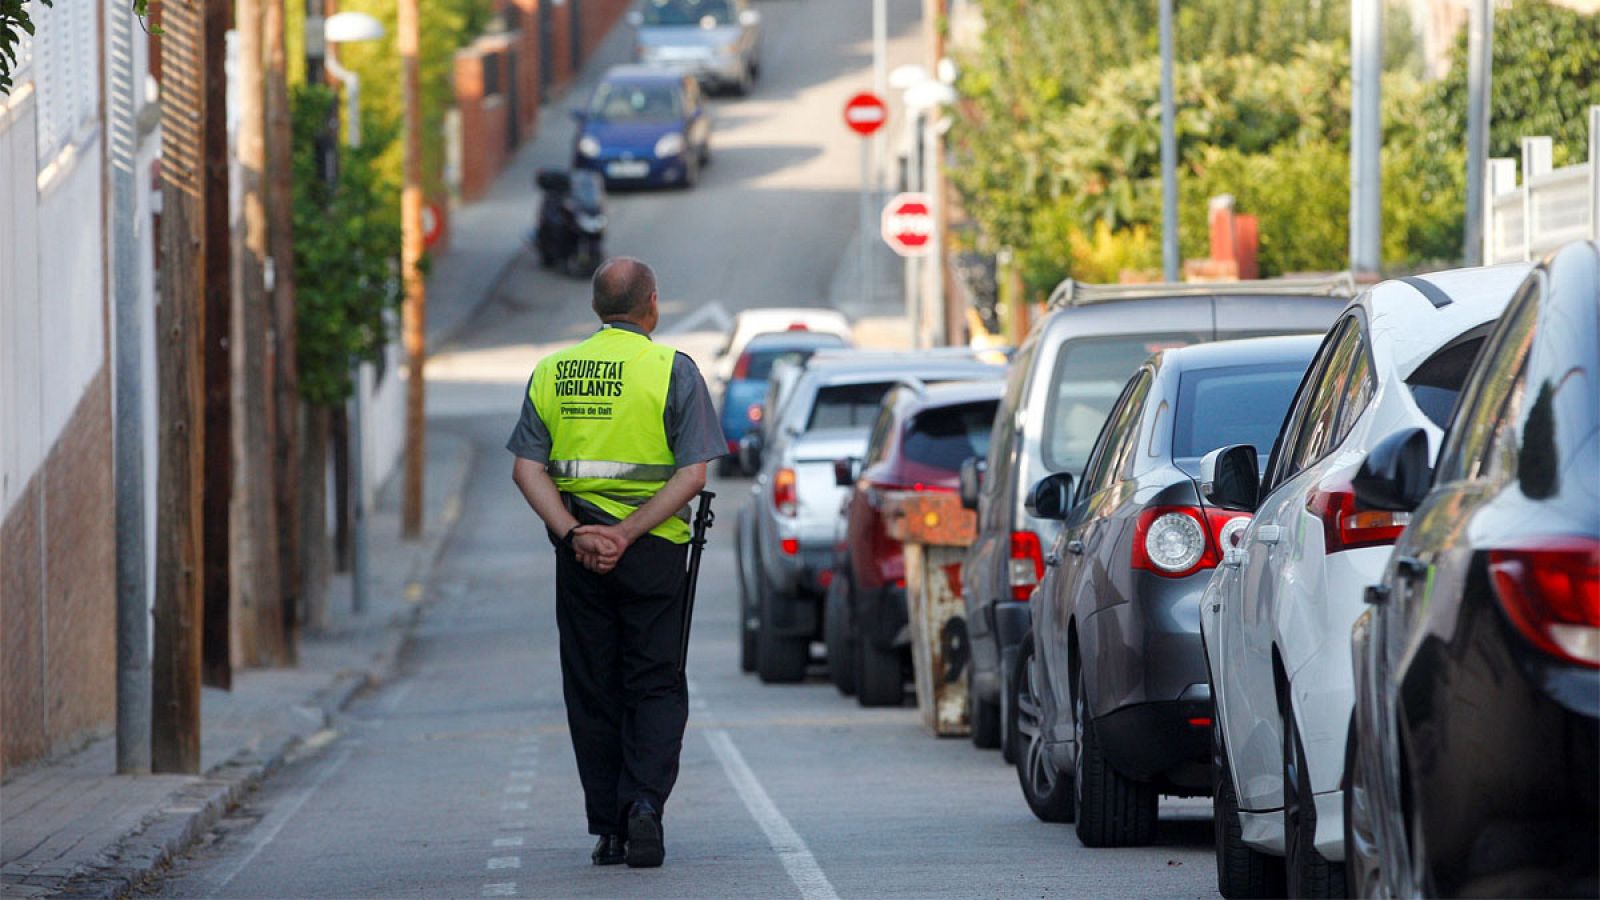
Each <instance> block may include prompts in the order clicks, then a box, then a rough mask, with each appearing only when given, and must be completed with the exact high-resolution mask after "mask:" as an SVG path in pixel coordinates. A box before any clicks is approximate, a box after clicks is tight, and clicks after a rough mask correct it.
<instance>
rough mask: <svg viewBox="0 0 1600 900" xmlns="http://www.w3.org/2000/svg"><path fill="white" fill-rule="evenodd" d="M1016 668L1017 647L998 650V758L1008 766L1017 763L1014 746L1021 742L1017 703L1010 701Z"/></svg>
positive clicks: (1014, 690) (1014, 692) (1012, 695)
mask: <svg viewBox="0 0 1600 900" xmlns="http://www.w3.org/2000/svg"><path fill="white" fill-rule="evenodd" d="M1016 668H1017V648H1016V647H1010V648H1008V649H1006V650H1002V651H1001V652H1000V760H1001V761H1002V762H1004V763H1005V764H1006V765H1008V766H1014V765H1016V764H1017V754H1016V749H1015V748H1016V747H1017V746H1018V745H1019V744H1021V743H1022V741H1021V739H1020V738H1018V737H1017V704H1015V703H1013V702H1012V698H1013V697H1014V696H1016V693H1017V689H1016V687H1015V685H1014V684H1013V679H1012V677H1011V676H1012V672H1013V671H1014V670H1015V669H1016Z"/></svg>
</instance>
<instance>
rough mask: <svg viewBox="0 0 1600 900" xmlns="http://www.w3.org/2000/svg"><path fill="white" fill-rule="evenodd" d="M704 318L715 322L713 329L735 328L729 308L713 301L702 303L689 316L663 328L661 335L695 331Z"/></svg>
mask: <svg viewBox="0 0 1600 900" xmlns="http://www.w3.org/2000/svg"><path fill="white" fill-rule="evenodd" d="M704 319H709V320H711V322H712V323H713V324H715V326H716V327H715V328H713V329H711V330H713V331H728V330H730V329H732V328H733V317H732V316H730V315H728V310H727V308H726V307H724V306H723V305H722V304H721V303H718V302H716V301H712V302H710V303H707V304H704V305H702V306H701V307H700V308H699V309H697V310H695V311H694V312H692V313H690V314H689V315H688V316H687V317H685V318H682V319H679V320H678V321H676V322H674V323H672V325H671V327H668V328H664V329H662V330H661V336H662V337H666V336H668V335H673V334H683V333H684V332H686V331H694V330H695V329H696V327H698V326H699V325H700V322H701V321H702V320H704Z"/></svg>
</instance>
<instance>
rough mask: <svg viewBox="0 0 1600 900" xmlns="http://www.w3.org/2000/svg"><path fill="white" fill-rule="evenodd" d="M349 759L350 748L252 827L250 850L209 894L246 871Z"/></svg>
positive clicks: (225, 885)
mask: <svg viewBox="0 0 1600 900" xmlns="http://www.w3.org/2000/svg"><path fill="white" fill-rule="evenodd" d="M348 759H350V751H349V750H346V751H344V752H343V753H340V754H339V755H338V756H336V757H334V758H333V761H332V762H330V763H328V764H327V765H326V766H323V767H322V771H320V772H318V773H317V775H316V777H315V778H313V779H312V780H311V783H310V784H308V785H306V786H305V787H302V788H301V789H300V790H298V791H295V792H294V793H293V794H291V795H289V797H288V798H287V799H286V800H285V801H284V802H283V803H282V804H280V805H279V806H278V808H277V809H274V810H273V811H272V812H270V813H268V814H267V816H266V818H264V819H262V820H261V821H260V823H258V824H257V825H256V827H255V829H253V830H252V833H251V835H250V838H251V839H253V840H252V841H251V846H250V852H249V853H246V854H244V855H243V856H240V857H238V858H237V859H235V860H234V861H233V864H232V865H230V866H228V867H227V868H225V869H223V870H222V880H221V881H219V882H217V884H216V887H215V888H213V889H212V890H210V891H208V892H207V893H209V894H211V895H212V896H216V895H218V894H221V893H222V889H223V888H225V887H227V886H228V883H229V882H231V881H233V879H235V878H237V877H238V875H239V873H240V872H243V871H244V868H245V866H248V865H250V863H251V862H252V861H254V860H255V858H256V856H257V855H259V854H260V853H261V851H262V850H265V849H266V848H267V845H268V844H270V843H272V840H273V838H276V837H277V836H278V832H280V831H282V830H283V826H285V825H287V824H289V820H290V819H292V818H294V815H295V813H297V812H299V811H300V807H302V806H305V805H306V801H307V800H310V799H311V797H312V795H314V794H315V793H316V792H317V790H318V789H319V788H321V787H322V783H323V782H324V781H327V780H328V779H329V778H330V777H331V776H332V775H333V773H335V772H337V771H339V769H340V767H341V766H343V765H344V764H345V761H346V760H348Z"/></svg>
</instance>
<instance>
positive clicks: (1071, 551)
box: [1011, 335, 1320, 847]
mask: <svg viewBox="0 0 1600 900" xmlns="http://www.w3.org/2000/svg"><path fill="white" fill-rule="evenodd" d="M1319 343H1320V338H1318V337H1316V336H1309V335H1308V336H1300V337H1277V338H1258V339H1254V340H1246V341H1226V342H1221V343H1211V344H1202V345H1197V346H1191V347H1185V348H1180V349H1175V350H1167V351H1163V352H1160V353H1157V354H1155V355H1154V356H1153V357H1151V358H1150V360H1149V361H1147V362H1146V363H1145V364H1144V365H1142V366H1140V367H1139V368H1138V370H1137V371H1136V372H1135V373H1134V375H1133V377H1132V378H1131V379H1130V380H1129V381H1128V382H1127V384H1126V385H1125V386H1124V387H1123V389H1122V392H1121V395H1120V396H1119V397H1118V398H1117V400H1116V403H1115V404H1114V405H1113V407H1112V409H1111V413H1110V416H1109V417H1108V418H1107V419H1106V421H1105V424H1104V426H1103V427H1102V428H1101V430H1100V436H1099V438H1098V440H1096V441H1095V444H1094V449H1093V450H1092V451H1091V453H1090V455H1089V461H1088V464H1087V466H1086V467H1085V469H1084V471H1083V475H1082V478H1081V480H1078V479H1074V477H1073V476H1072V475H1071V474H1069V473H1065V472H1061V473H1057V474H1054V475H1050V476H1047V477H1046V478H1044V479H1042V480H1041V481H1040V482H1039V483H1038V485H1036V486H1035V488H1034V490H1033V491H1032V492H1031V493H1030V495H1029V498H1028V504H1029V507H1030V511H1031V512H1032V513H1033V514H1035V515H1038V516H1040V517H1041V518H1046V519H1053V520H1060V521H1061V529H1060V531H1059V533H1058V535H1057V537H1056V540H1055V543H1054V544H1053V545H1052V547H1051V549H1050V552H1049V554H1048V556H1047V558H1046V574H1045V578H1044V580H1043V582H1041V584H1040V585H1039V588H1038V590H1036V591H1035V592H1034V595H1033V599H1032V601H1031V608H1032V614H1033V629H1032V631H1031V632H1030V633H1029V634H1028V635H1027V636H1026V637H1025V638H1024V639H1023V642H1022V645H1021V647H1020V649H1019V652H1018V655H1017V661H1016V671H1015V673H1014V674H1013V678H1012V682H1013V683H1014V684H1015V685H1016V693H1015V695H1014V696H1013V698H1012V703H1011V708H1012V709H1013V710H1014V715H1015V727H1016V729H1017V731H1016V736H1015V739H1016V740H1017V741H1018V746H1017V748H1016V749H1017V752H1016V759H1017V772H1018V776H1019V780H1020V782H1021V786H1022V791H1023V795H1024V797H1025V799H1026V800H1027V802H1028V805H1029V807H1030V808H1031V809H1032V810H1033V811H1034V813H1035V814H1036V815H1038V816H1039V817H1040V818H1042V819H1045V820H1047V821H1072V820H1074V819H1076V821H1077V825H1078V837H1079V839H1080V840H1082V841H1083V843H1084V844H1085V845H1087V846H1091V847H1101V846H1122V845H1136V844H1148V843H1150V842H1151V841H1152V840H1154V839H1155V829H1156V804H1157V800H1158V798H1159V796H1160V795H1161V794H1171V795H1178V796H1201V795H1206V794H1209V793H1210V791H1211V771H1210V758H1211V757H1210V752H1211V744H1210V735H1211V690H1210V687H1209V684H1208V682H1207V678H1206V664H1205V657H1204V649H1203V648H1202V646H1201V643H1200V595H1201V593H1202V592H1203V591H1204V589H1205V585H1206V582H1207V580H1209V578H1210V576H1211V570H1212V569H1213V568H1215V567H1216V565H1217V563H1218V561H1219V560H1220V558H1221V550H1220V548H1221V547H1223V546H1226V545H1227V539H1228V538H1229V537H1230V536H1231V534H1232V533H1233V532H1235V531H1237V530H1239V529H1241V528H1243V527H1244V526H1245V525H1246V524H1248V522H1249V516H1248V514H1245V513H1239V512H1233V511H1228V510H1223V509H1220V508H1217V507H1215V506H1209V505H1207V504H1206V503H1205V502H1204V501H1203V500H1202V494H1201V491H1200V485H1199V483H1198V479H1199V473H1200V461H1201V458H1202V457H1203V456H1204V455H1205V454H1206V453H1208V452H1209V451H1211V450H1214V449H1216V448H1218V447H1222V446H1226V445H1230V444H1251V445H1254V446H1256V447H1258V448H1259V450H1260V452H1261V458H1262V459H1265V458H1266V455H1267V452H1268V451H1269V450H1270V449H1271V444H1272V441H1273V438H1274V437H1275V436H1276V435H1277V433H1278V426H1279V425H1280V424H1281V422H1282V421H1283V413H1284V410H1285V409H1286V408H1287V407H1288V405H1289V402H1290V400H1291V399H1292V398H1293V396H1294V392H1295V388H1296V387H1297V386H1298V385H1299V383H1300V379H1301V377H1302V376H1303V375H1304V372H1305V368H1306V365H1307V363H1308V362H1309V361H1310V359H1311V357H1312V355H1313V354H1314V353H1315V352H1316V349H1317V347H1318V345H1319ZM1074 481H1078V484H1077V485H1076V489H1075V490H1074V489H1073V487H1072V486H1073V484H1074ZM1068 498H1071V499H1070V500H1069V499H1068Z"/></svg>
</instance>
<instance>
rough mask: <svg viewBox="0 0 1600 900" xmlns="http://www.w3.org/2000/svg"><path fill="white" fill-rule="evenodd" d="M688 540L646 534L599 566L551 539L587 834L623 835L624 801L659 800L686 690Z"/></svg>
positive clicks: (685, 711)
mask: <svg viewBox="0 0 1600 900" xmlns="http://www.w3.org/2000/svg"><path fill="white" fill-rule="evenodd" d="M687 553H688V546H687V545H685V544H674V543H672V542H671V541H668V540H664V539H662V538H659V537H656V536H655V535H645V536H644V537H641V538H639V539H638V540H637V541H635V542H634V543H633V544H632V545H630V546H629V547H628V550H627V552H626V553H624V554H623V555H622V559H620V560H618V562H617V565H616V568H614V569H612V570H611V571H610V572H607V573H606V574H604V575H599V574H596V573H594V572H591V571H589V570H588V569H586V568H584V567H583V565H582V564H581V563H579V562H578V559H577V557H576V556H575V555H574V554H573V552H572V551H571V550H570V549H568V548H567V547H565V546H563V545H561V544H559V543H558V544H557V545H556V624H557V625H558V627H559V628H560V630H561V683H562V692H563V694H564V695H565V697H566V701H567V725H568V727H569V728H570V729H571V731H572V749H573V750H574V751H575V752H576V753H577V757H578V778H579V780H581V781H582V782H583V796H584V806H585V810H586V812H587V814H588V818H589V833H590V834H622V833H623V831H624V822H625V821H626V816H627V809H628V807H629V806H630V805H632V803H633V802H634V801H636V800H648V801H650V803H651V804H652V805H654V806H655V808H656V810H657V811H662V812H664V811H665V809H666V803H667V795H668V794H670V793H672V785H673V783H674V782H676V781H677V780H678V754H679V752H680V751H681V750H682V749H683V729H684V726H685V725H686V724H687V723H688V720H689V691H688V686H687V684H686V682H685V680H684V678H683V676H682V675H680V674H678V654H679V650H680V645H679V641H680V640H681V639H682V636H683V630H682V629H683V612H684V610H683V596H682V589H683V580H684V563H685V561H686V558H687Z"/></svg>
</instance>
